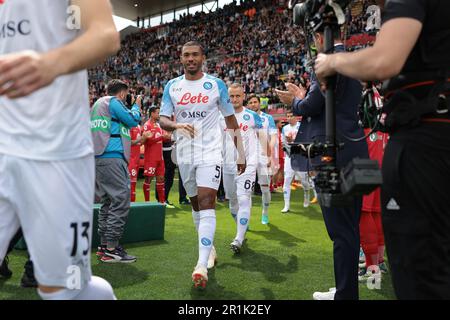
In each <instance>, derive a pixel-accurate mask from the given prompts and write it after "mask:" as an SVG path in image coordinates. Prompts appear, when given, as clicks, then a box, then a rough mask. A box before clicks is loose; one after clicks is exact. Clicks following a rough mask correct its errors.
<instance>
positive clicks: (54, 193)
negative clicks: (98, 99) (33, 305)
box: [0, 0, 120, 300]
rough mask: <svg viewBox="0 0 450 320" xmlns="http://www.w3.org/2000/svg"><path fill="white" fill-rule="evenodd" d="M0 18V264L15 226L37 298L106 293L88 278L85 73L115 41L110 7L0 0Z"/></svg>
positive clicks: (84, 0) (90, 159)
mask: <svg viewBox="0 0 450 320" xmlns="http://www.w3.org/2000/svg"><path fill="white" fill-rule="evenodd" d="M71 5H76V6H77V7H70V8H69V6H71ZM68 13H69V14H68ZM80 14H81V15H80ZM80 19H81V20H80ZM0 21H1V23H2V24H3V23H4V22H7V21H9V22H8V29H7V30H8V36H7V37H3V38H2V41H0V122H1V123H2V125H1V126H0V137H1V138H0V263H1V260H2V259H4V256H5V252H6V249H7V246H8V243H9V241H10V239H11V237H12V236H13V235H14V234H15V233H16V231H17V230H18V228H19V226H21V227H22V230H23V233H24V237H25V240H26V242H27V244H28V251H29V253H30V255H31V259H32V261H33V264H34V271H35V276H36V279H37V281H38V283H39V289H38V293H39V295H40V296H41V297H42V298H43V299H80V300H88V299H114V298H115V297H114V293H113V290H112V288H111V285H110V284H109V283H108V282H106V281H105V280H103V279H101V278H98V277H92V276H91V264H90V254H91V239H92V217H93V209H92V205H93V202H94V181H95V172H94V152H93V151H94V150H93V143H92V136H91V130H90V121H89V119H90V116H89V100H88V77H87V72H86V70H84V69H86V68H87V67H89V66H92V65H94V64H95V63H97V62H99V61H101V60H103V59H104V58H106V57H107V56H108V55H110V54H114V53H116V52H117V51H118V49H119V48H120V40H119V36H118V33H117V31H116V28H115V26H114V22H113V19H112V8H111V5H110V3H109V1H107V0H98V1H91V0H78V1H75V0H73V1H70V0H59V1H54V0H33V1H29V0H12V1H2V2H1V3H0ZM31 50H35V51H31Z"/></svg>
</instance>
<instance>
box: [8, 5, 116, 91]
mask: <svg viewBox="0 0 450 320" xmlns="http://www.w3.org/2000/svg"><path fill="white" fill-rule="evenodd" d="M71 4H73V5H76V6H78V7H79V8H80V10H81V16H80V17H81V21H80V22H81V29H82V30H83V33H82V35H81V36H79V37H78V38H77V39H75V40H74V41H72V42H71V43H69V44H67V45H65V46H62V47H59V48H56V49H53V50H50V51H48V52H42V53H41V52H36V51H32V50H27V51H21V52H16V53H12V54H7V55H1V54H0V75H1V77H0V95H6V96H7V97H8V98H10V99H15V98H21V97H25V96H28V95H29V94H31V93H33V92H35V91H37V90H39V89H41V88H43V87H46V86H48V85H50V84H51V83H52V82H53V81H54V80H55V79H56V78H57V77H59V76H62V75H66V74H71V73H74V72H76V71H79V70H83V69H86V68H89V67H91V66H93V65H95V64H96V63H98V62H100V61H102V60H103V59H105V58H106V57H108V56H109V55H112V54H115V53H116V52H117V51H118V50H119V49H120V37H119V34H118V32H117V30H116V27H115V25H114V21H113V18H112V7H111V4H110V2H109V0H97V1H92V0H72V3H71ZM43 18H44V17H43Z"/></svg>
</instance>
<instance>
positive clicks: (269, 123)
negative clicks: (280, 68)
mask: <svg viewBox="0 0 450 320" xmlns="http://www.w3.org/2000/svg"><path fill="white" fill-rule="evenodd" d="M248 108H249V109H251V110H252V111H254V112H256V113H257V114H258V115H259V116H260V118H261V121H262V124H263V128H262V129H263V130H260V137H261V139H265V140H266V141H267V143H266V144H264V146H263V148H261V149H260V152H259V161H258V167H257V170H256V172H257V174H258V183H259V185H260V186H261V193H262V208H263V209H262V216H261V222H262V224H268V223H269V206H270V201H271V194H270V181H271V178H272V175H273V174H275V173H276V172H274V171H275V170H277V169H276V166H275V165H276V164H277V163H278V159H276V154H277V149H278V148H277V141H278V129H277V127H276V125H275V121H274V120H273V117H272V116H271V115H269V114H266V113H264V112H262V111H261V106H260V99H259V98H258V97H257V96H255V95H253V96H250V97H249V98H248Z"/></svg>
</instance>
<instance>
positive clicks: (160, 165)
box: [144, 159, 166, 177]
mask: <svg viewBox="0 0 450 320" xmlns="http://www.w3.org/2000/svg"><path fill="white" fill-rule="evenodd" d="M165 171H166V167H165V165H164V160H162V159H161V160H150V161H147V162H145V163H144V176H146V177H155V176H156V177H164V174H165Z"/></svg>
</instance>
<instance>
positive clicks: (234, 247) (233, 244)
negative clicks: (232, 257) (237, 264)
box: [230, 239, 242, 254]
mask: <svg viewBox="0 0 450 320" xmlns="http://www.w3.org/2000/svg"><path fill="white" fill-rule="evenodd" d="M241 248H242V243H240V242H239V240H238V239H234V240H233V242H231V243H230V249H231V250H233V252H234V253H235V254H239V253H241Z"/></svg>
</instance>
